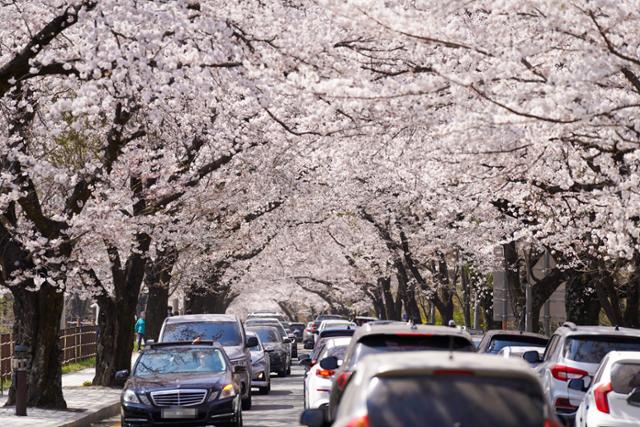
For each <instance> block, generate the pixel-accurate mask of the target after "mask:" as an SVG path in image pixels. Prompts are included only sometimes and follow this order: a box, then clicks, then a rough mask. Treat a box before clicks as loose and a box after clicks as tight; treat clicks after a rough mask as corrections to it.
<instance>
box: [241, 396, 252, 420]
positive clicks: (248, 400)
mask: <svg viewBox="0 0 640 427" xmlns="http://www.w3.org/2000/svg"><path fill="white" fill-rule="evenodd" d="M242 409H243V410H244V411H248V410H249V409H251V392H249V397H247V398H246V399H242ZM241 422H242V420H241Z"/></svg>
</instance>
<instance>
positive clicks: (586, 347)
mask: <svg viewBox="0 0 640 427" xmlns="http://www.w3.org/2000/svg"><path fill="white" fill-rule="evenodd" d="M610 351H640V338H637V337H625V336H620V335H617V336H616V335H612V336H606V335H584V336H572V337H570V338H568V339H567V342H566V344H565V347H564V357H566V358H568V359H571V360H575V361H576V362H582V363H600V362H601V361H602V359H603V358H604V357H605V356H606V355H607V353H609V352H610Z"/></svg>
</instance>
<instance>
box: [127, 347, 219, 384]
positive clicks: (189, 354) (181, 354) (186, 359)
mask: <svg viewBox="0 0 640 427" xmlns="http://www.w3.org/2000/svg"><path fill="white" fill-rule="evenodd" d="M225 369H226V363H225V361H224V356H223V355H222V353H221V351H220V350H219V349H217V348H211V349H202V348H184V349H162V350H151V351H148V352H143V353H142V354H141V355H140V359H139V360H138V363H137V364H136V367H135V370H134V372H133V375H134V376H137V377H152V376H156V375H170V374H186V373H202V372H222V371H224V370H225Z"/></svg>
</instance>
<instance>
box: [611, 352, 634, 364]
mask: <svg viewBox="0 0 640 427" xmlns="http://www.w3.org/2000/svg"><path fill="white" fill-rule="evenodd" d="M607 357H608V360H609V364H611V363H612V362H618V361H620V360H625V361H626V360H628V361H638V363H640V351H610V352H609V353H608V354H607Z"/></svg>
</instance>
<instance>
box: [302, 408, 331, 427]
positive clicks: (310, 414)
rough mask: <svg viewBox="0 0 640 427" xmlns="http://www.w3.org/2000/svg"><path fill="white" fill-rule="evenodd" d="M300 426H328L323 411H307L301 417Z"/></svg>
mask: <svg viewBox="0 0 640 427" xmlns="http://www.w3.org/2000/svg"><path fill="white" fill-rule="evenodd" d="M300 424H302V425H303V426H309V427H325V426H326V425H328V423H327V421H326V419H325V416H324V410H322V409H306V410H305V411H304V412H303V413H302V415H300Z"/></svg>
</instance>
